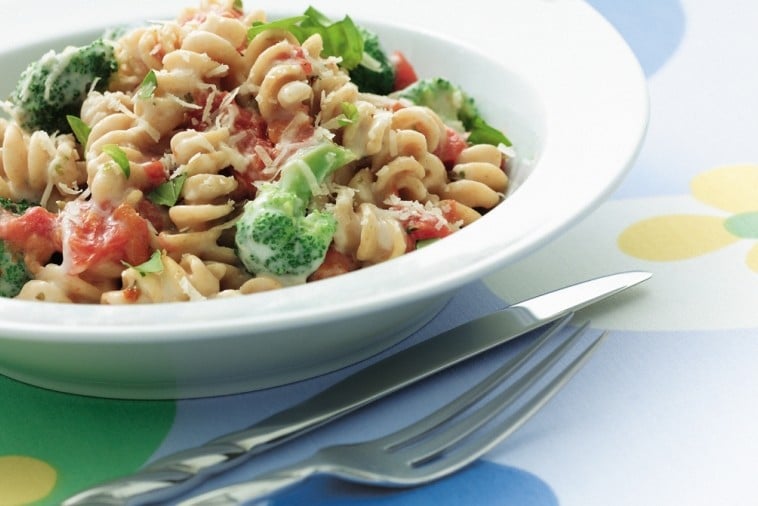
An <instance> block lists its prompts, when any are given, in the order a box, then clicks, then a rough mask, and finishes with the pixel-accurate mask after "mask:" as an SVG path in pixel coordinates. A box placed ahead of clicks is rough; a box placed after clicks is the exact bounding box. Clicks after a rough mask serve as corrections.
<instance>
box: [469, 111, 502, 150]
mask: <svg viewBox="0 0 758 506" xmlns="http://www.w3.org/2000/svg"><path fill="white" fill-rule="evenodd" d="M469 130H470V132H471V134H470V135H469V137H468V142H469V143H471V144H492V145H493V146H498V145H500V144H505V145H506V146H509V147H510V146H512V144H511V141H510V140H509V139H508V137H506V136H505V134H504V133H503V132H501V131H500V130H498V129H497V128H495V127H493V126H491V125H489V124H488V123H487V122H486V121H484V119H482V117H481V116H477V117H475V118H474V119H473V120H472V121H471V126H470V127H469Z"/></svg>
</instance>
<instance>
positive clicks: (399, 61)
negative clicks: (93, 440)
mask: <svg viewBox="0 0 758 506" xmlns="http://www.w3.org/2000/svg"><path fill="white" fill-rule="evenodd" d="M390 62H391V63H392V65H393V66H394V67H395V91H397V90H402V89H403V88H406V87H408V86H409V85H411V84H413V83H415V82H416V81H418V76H417V75H416V70H415V69H414V68H413V65H411V63H410V62H409V61H408V59H407V58H406V57H405V55H404V54H403V53H402V52H400V51H394V52H393V53H392V54H390Z"/></svg>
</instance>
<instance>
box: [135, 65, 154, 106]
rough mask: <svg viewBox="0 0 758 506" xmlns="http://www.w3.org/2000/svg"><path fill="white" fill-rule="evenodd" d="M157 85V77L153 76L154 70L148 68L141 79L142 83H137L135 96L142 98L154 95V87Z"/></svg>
mask: <svg viewBox="0 0 758 506" xmlns="http://www.w3.org/2000/svg"><path fill="white" fill-rule="evenodd" d="M157 87H158V78H157V77H156V76H155V72H154V71H153V70H150V72H148V73H147V74H146V75H145V78H144V79H143V80H142V84H140V85H139V90H138V91H137V96H138V97H139V98H142V99H148V98H152V97H153V95H155V89H156V88H157Z"/></svg>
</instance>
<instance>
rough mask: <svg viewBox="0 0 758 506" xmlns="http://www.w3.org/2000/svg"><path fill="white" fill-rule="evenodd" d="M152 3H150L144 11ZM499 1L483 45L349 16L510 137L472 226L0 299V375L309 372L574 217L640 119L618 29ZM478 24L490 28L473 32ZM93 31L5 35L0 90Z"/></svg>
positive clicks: (353, 356) (626, 156) (643, 115)
mask: <svg viewBox="0 0 758 506" xmlns="http://www.w3.org/2000/svg"><path fill="white" fill-rule="evenodd" d="M143 3H144V4H145V6H146V7H145V9H146V10H145V15H144V16H143V17H144V18H146V19H155V18H157V17H165V15H166V14H167V13H166V9H168V7H167V5H160V6H153V7H148V6H147V5H148V4H147V3H146V2H143ZM170 3H171V4H173V3H176V2H170ZM74 4H75V5H79V4H81V5H79V8H80V9H83V8H84V7H85V6H84V4H85V2H78V3H77V2H74ZM342 4H344V9H345V10H344V11H343V12H346V13H352V11H351V10H350V9H351V7H350V6H351V3H350V2H342V3H340V2H337V4H334V3H330V8H331V11H330V12H334V11H336V9H338V8H340V6H342ZM137 5H142V3H139V2H138V4H137ZM181 5H185V2H182V4H181ZM67 6H68V4H67ZM172 7H173V5H172ZM263 7H265V6H263ZM67 8H70V6H69V7H67ZM150 8H153V9H156V8H160V9H162V10H161V11H160V12H159V13H156V15H152V11H150V10H149V9H150ZM59 9H60V7H59ZM86 9H87V10H88V12H89V15H90V17H89V18H87V19H89V20H90V22H91V24H92V23H96V22H99V23H101V25H100V26H103V27H105V26H110V25H111V24H112V23H113V22H114V21H116V22H119V21H120V22H122V21H123V17H122V18H121V19H110V18H108V12H107V6H99V7H94V6H93V4H91V3H88V4H86ZM93 9H94V10H95V11H102V17H100V16H99V15H98V14H97V13H96V12H94V11H93ZM409 9H411V10H413V9H416V10H420V8H419V7H410V6H409ZM363 10H364V11H365V10H366V9H365V8H364V9H363ZM497 10H498V11H499V14H498V17H500V16H502V15H507V20H508V21H507V23H506V27H513V28H512V29H508V30H505V31H504V32H503V33H501V34H494V33H492V32H491V31H490V32H486V30H487V27H486V23H488V22H489V23H492V21H491V20H490V21H487V20H485V19H483V18H482V19H481V23H483V25H481V26H475V27H472V28H469V29H468V30H469V31H468V32H467V33H468V39H469V40H471V41H475V42H485V41H496V42H497V45H493V44H489V45H488V48H487V49H488V51H486V52H485V51H482V50H478V49H474V48H473V47H472V46H470V45H467V44H463V43H459V42H456V41H455V40H454V38H453V37H452V36H449V35H434V34H432V33H430V32H429V31H427V30H425V29H423V30H422V29H420V28H419V27H404V26H398V25H392V24H388V23H386V22H375V21H374V22H371V21H370V20H369V19H368V18H366V19H365V20H363V18H361V17H360V16H359V15H355V16H353V17H354V18H356V19H358V20H359V21H361V20H363V22H364V24H367V25H369V26H371V27H372V28H374V29H375V30H376V31H377V32H379V34H380V36H381V37H382V39H383V40H385V41H387V45H391V46H392V48H398V49H402V50H403V51H404V52H405V53H406V55H407V56H408V57H409V59H410V60H411V61H412V62H413V63H414V64H415V66H416V69H417V71H418V73H419V74H420V75H421V76H433V75H441V76H444V77H447V78H448V79H450V80H451V81H453V82H457V83H459V84H460V85H461V86H462V87H463V88H464V89H466V90H467V91H468V92H469V93H470V94H471V95H473V96H474V97H476V99H477V101H478V103H479V105H480V108H481V110H482V111H484V113H485V117H486V118H487V119H488V121H489V122H491V123H493V124H494V125H495V126H497V127H500V128H502V129H503V130H505V131H506V133H507V134H508V136H509V137H510V138H511V140H512V141H513V143H514V146H515V147H516V149H517V152H518V155H519V159H518V160H517V163H516V165H515V167H514V168H513V172H512V174H511V175H512V179H513V181H514V182H515V184H514V188H515V189H512V190H511V191H510V194H509V195H508V197H507V198H506V200H505V201H504V202H503V203H502V204H501V205H499V206H498V207H497V208H495V209H494V210H492V211H491V212H490V213H488V214H487V215H486V216H485V217H484V218H483V219H481V220H480V221H479V222H477V223H475V224H474V225H472V226H470V227H468V228H466V229H464V230H462V231H460V232H458V233H456V234H454V235H452V236H450V237H447V238H445V239H444V240H443V241H441V242H440V243H437V244H434V245H431V246H429V247H427V248H424V249H423V250H420V251H417V252H413V253H410V254H407V255H405V256H403V257H400V258H398V259H395V260H392V261H390V262H386V263H384V264H380V265H377V266H374V267H371V268H366V269H363V270H360V271H357V272H354V273H350V274H347V275H344V276H341V277H337V278H332V279H328V280H324V281H320V282H317V283H313V284H309V285H305V286H298V287H292V288H286V289H282V290H279V291H275V292H269V293H264V294H259V295H251V296H244V297H238V298H233V299H224V300H210V301H203V302H192V303H176V304H158V305H146V306H127V307H122V306H92V305H87V306H81V305H65V304H44V303H34V302H25V301H18V300H12V299H3V300H0V373H2V374H5V375H7V376H10V377H12V378H16V379H19V380H21V381H25V382H28V383H32V384H35V385H39V386H43V387H48V388H52V389H56V390H61V391H66V392H72V393H81V394H88V395H96V396H106V397H123V398H180V397H198V396H207V395H217V394H228V393H235V392H242V391H248V390H253V389H260V388H266V387H271V386H275V385H281V384H284V383H287V382H292V381H296V380H300V379H304V378H309V377H313V376H315V375H318V374H322V373H325V372H329V371H332V370H335V369H337V368H339V367H342V366H345V365H348V364H352V363H355V362H357V361H359V360H362V359H364V358H367V357H369V356H371V355H372V354H375V353H377V352H379V351H381V350H383V349H386V348H387V347H389V346H391V345H392V344H394V343H396V342H398V341H399V340H401V339H403V338H404V337H406V336H407V335H409V334H410V333H411V332H412V331H413V330H415V329H417V328H418V327H419V326H421V325H422V324H424V323H425V322H426V321H428V320H429V319H430V318H431V317H432V316H433V315H434V314H435V313H436V312H437V311H438V310H439V309H440V308H441V307H442V306H443V304H444V303H445V302H446V301H447V300H449V298H450V297H451V295H452V294H453V293H454V292H455V290H456V289H458V288H459V287H461V286H462V285H464V284H465V283H468V282H471V281H473V280H476V279H478V278H480V277H482V276H483V275H485V274H488V273H490V272H492V271H493V270H495V269H498V268H500V267H503V266H505V265H507V264H509V263H510V262H513V261H515V260H516V259H519V258H521V257H523V256H524V255H527V254H529V253H530V252H532V251H533V250H535V249H536V248H538V247H540V246H541V245H543V244H545V243H546V242H547V241H549V240H551V239H553V238H554V237H556V236H557V235H558V234H560V233H561V232H562V231H563V230H565V229H566V228H567V227H569V226H570V225H572V224H573V223H575V222H576V221H577V220H579V219H581V218H582V217H583V216H585V215H586V214H587V213H588V212H589V211H590V210H592V209H593V208H594V207H595V206H597V204H599V203H600V202H601V201H602V200H603V199H604V198H605V197H606V196H607V195H608V193H609V192H610V191H611V190H612V189H613V188H614V187H615V186H616V185H617V183H618V182H619V181H620V179H621V178H622V176H623V175H624V173H625V171H626V170H627V169H628V168H629V166H630V164H631V163H632V161H633V159H634V158H635V156H636V153H637V151H638V149H639V146H640V144H641V141H642V139H643V137H644V132H645V128H646V125H647V119H648V102H647V100H648V97H647V92H646V86H645V80H644V76H643V73H642V71H641V69H640V67H639V65H638V63H637V61H636V59H635V58H634V56H633V55H632V53H631V52H630V50H629V48H628V47H627V46H626V44H625V43H624V42H623V40H622V39H621V37H620V36H619V35H618V34H617V32H615V31H614V30H613V29H612V28H611V27H610V25H608V24H607V23H606V22H605V21H604V20H603V19H602V18H601V17H600V16H599V15H598V14H597V13H596V12H595V11H593V10H592V9H591V8H589V7H588V6H586V5H585V4H584V3H582V2H574V1H555V2H520V1H517V0H514V1H506V2H504V3H502V4H500V6H499V7H497ZM122 12H123V11H122ZM129 12H130V13H134V12H136V8H132V9H130V10H129ZM176 12H178V11H169V12H168V14H169V15H171V14H175V13H176ZM270 12H271V13H275V12H276V11H275V10H273V9H272V10H271V11H270ZM297 12H299V11H297ZM336 15H341V14H340V12H339V11H336ZM110 16H111V18H113V14H110ZM73 17H74V16H73V15H72V18H73ZM272 17H276V15H275V14H272ZM409 19H410V18H409ZM92 20H94V21H92ZM95 26H98V25H96V24H92V26H90V28H94V27H95ZM480 28H481V30H484V32H482V33H485V32H486V33H487V34H488V35H486V37H489V38H487V39H486V40H485V39H482V38H481V37H483V35H481V34H479V33H478V30H479V29H480ZM82 29H83V27H82ZM96 33H99V30H98V31H97V32H92V31H86V32H81V33H69V34H67V35H66V36H65V37H63V38H58V39H54V40H46V41H43V42H41V43H36V44H30V45H18V43H17V45H16V47H11V49H10V50H6V51H4V52H2V53H0V68H3V69H4V72H3V78H2V79H3V80H2V81H0V91H2V92H3V93H6V92H7V91H9V90H10V89H11V88H12V86H13V84H14V82H15V76H17V75H18V73H19V72H20V70H21V69H23V67H25V66H26V64H27V63H28V62H30V61H33V60H35V59H37V58H38V57H39V55H41V54H42V53H43V52H44V51H45V50H47V49H49V48H61V47H62V46H63V45H64V44H65V43H75V44H80V43H84V42H87V41H89V40H92V39H93V38H94V37H95V35H94V34H96ZM527 34H528V37H526V35H527ZM24 35H25V36H26V37H27V38H28V33H26V32H25V34H24ZM24 35H22V36H20V38H19V40H22V41H23V40H25V39H24ZM477 37H479V39H477ZM6 47H7V45H6ZM419 360H423V357H419Z"/></svg>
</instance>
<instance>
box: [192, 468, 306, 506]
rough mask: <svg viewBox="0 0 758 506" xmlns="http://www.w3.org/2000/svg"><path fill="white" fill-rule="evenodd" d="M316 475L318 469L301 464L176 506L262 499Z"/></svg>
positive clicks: (223, 505)
mask: <svg viewBox="0 0 758 506" xmlns="http://www.w3.org/2000/svg"><path fill="white" fill-rule="evenodd" d="M316 473H318V468H317V467H316V466H313V465H309V464H307V463H306V462H303V463H301V464H298V465H294V466H291V467H287V468H282V469H277V470H276V471H272V472H270V473H267V474H262V475H260V476H258V477H256V478H253V479H251V480H247V481H243V482H239V483H233V484H231V485H226V486H223V487H219V488H215V489H212V490H209V491H208V492H205V493H202V494H199V495H196V496H193V497H190V498H188V499H185V500H183V501H181V502H179V503H178V504H177V506H227V505H229V506H231V505H238V504H246V503H247V501H251V500H253V499H262V498H264V497H268V496H270V495H272V494H275V493H277V492H281V491H282V490H285V489H287V488H290V487H292V486H295V485H297V484H298V483H301V482H302V481H304V480H306V479H307V478H308V477H310V476H312V475H314V474H316Z"/></svg>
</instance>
